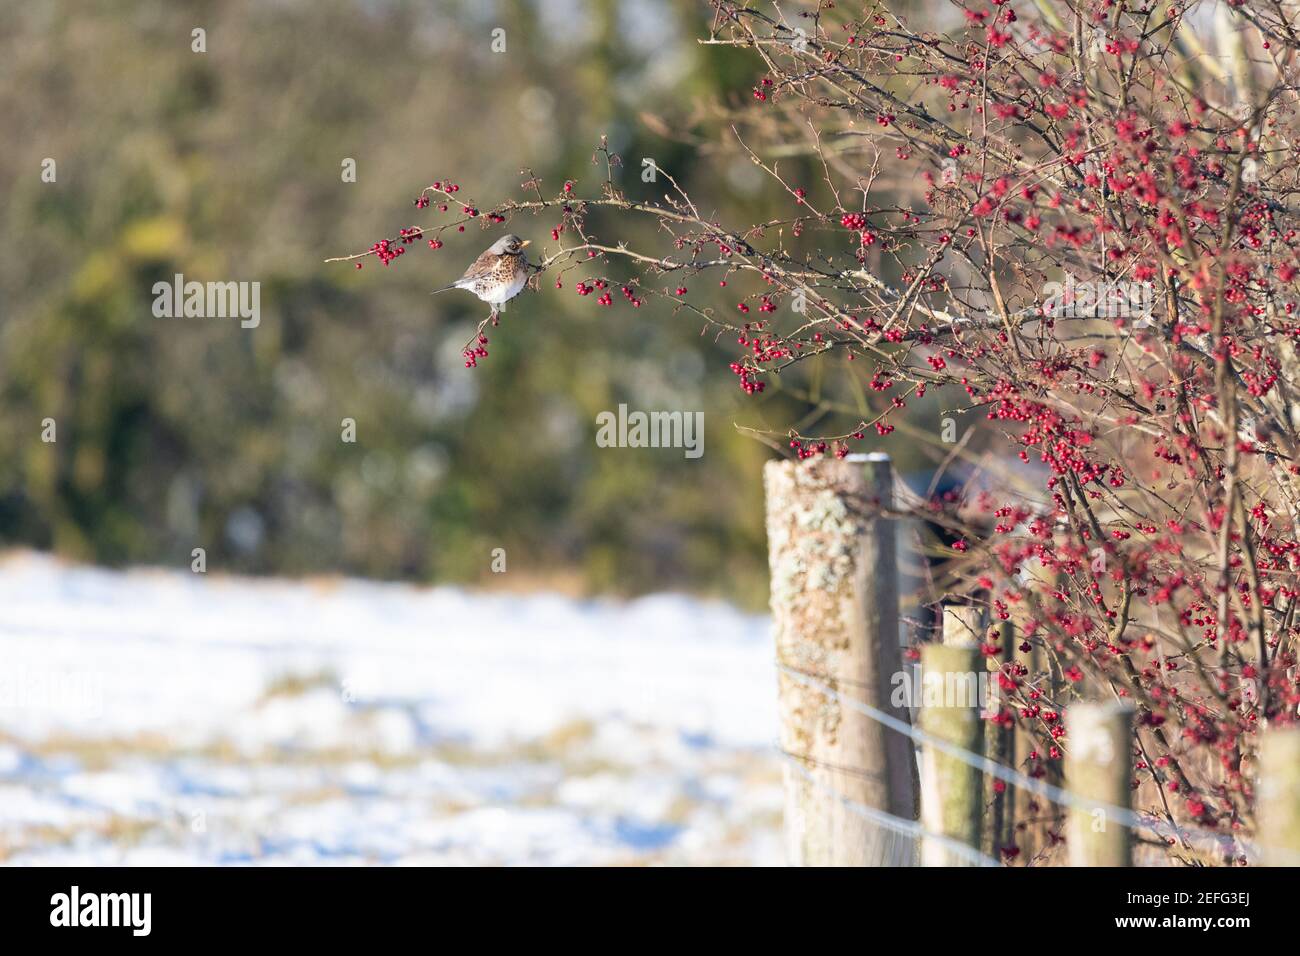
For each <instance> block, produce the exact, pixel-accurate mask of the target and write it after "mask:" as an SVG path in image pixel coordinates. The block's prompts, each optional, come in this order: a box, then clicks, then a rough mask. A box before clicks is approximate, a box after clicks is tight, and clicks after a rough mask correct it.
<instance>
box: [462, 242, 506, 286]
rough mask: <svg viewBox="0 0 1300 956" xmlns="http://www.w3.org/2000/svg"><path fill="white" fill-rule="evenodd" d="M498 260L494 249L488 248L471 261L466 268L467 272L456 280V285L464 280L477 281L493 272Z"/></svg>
mask: <svg viewBox="0 0 1300 956" xmlns="http://www.w3.org/2000/svg"><path fill="white" fill-rule="evenodd" d="M496 261H497V257H496V256H495V255H493V254H492V250H491V249H489V250H487V251H486V252H484V253H483V254H482V255H481V256H479V257H478V258H477V259H475V260H474V261H473V262H472V263H470V266H469V268H468V269H466V270H465V274H464V275H463V276H461V277H460V278H459V279H457V280H456V285H460V284H461V283H462V282H477V281H478V280H479V279H482V278H483V277H484V276H486V275H488V274H489V273H491V271H492V268H493V267H494V266H495V265H496Z"/></svg>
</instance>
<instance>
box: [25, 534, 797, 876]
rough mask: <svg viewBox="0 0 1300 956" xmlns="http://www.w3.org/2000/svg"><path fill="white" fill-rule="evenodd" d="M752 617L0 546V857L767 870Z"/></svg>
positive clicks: (679, 604) (771, 795)
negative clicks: (97, 560)
mask: <svg viewBox="0 0 1300 956" xmlns="http://www.w3.org/2000/svg"><path fill="white" fill-rule="evenodd" d="M775 737H776V708H775V676H774V672H773V667H772V651H771V642H770V635H769V630H768V622H767V620H766V619H765V618H761V617H753V616H746V615H742V614H741V613H739V612H738V611H736V610H734V609H732V608H730V607H728V606H726V605H723V604H718V603H708V602H701V601H698V600H694V599H691V598H686V597H682V596H677V595H660V596H655V597H648V598H643V599H641V600H637V601H632V602H627V603H618V602H613V601H576V600H572V599H569V598H563V597H558V596H553V595H534V596H517V595H498V594H484V593H471V592H466V591H461V590H456V589H451V588H436V589H431V590H430V589H419V588H414V587H409V586H404V585H392V584H380V583H373V582H363V581H353V580H332V581H307V582H298V581H285V580H267V579H239V578H228V577H222V576H219V575H215V574H206V575H202V574H193V573H190V572H188V571H158V570H138V571H130V572H113V571H105V570H101V569H96V568H87V567H79V566H69V565H66V564H63V563H60V562H58V561H56V560H55V559H52V558H49V557H46V556H43V555H36V554H31V553H27V552H20V553H15V554H9V555H5V556H3V557H0V862H5V863H11V864H19V863H61V864H189V863H199V864H210V863H227V864H330V863H390V864H398V863H405V864H423V863H437V864H643V863H667V864H775V863H780V862H781V850H780V843H779V834H778V828H779V824H780V803H781V791H780V770H779V766H778V764H777V758H776V757H775V755H774V752H773V749H772V742H773V740H774V739H775Z"/></svg>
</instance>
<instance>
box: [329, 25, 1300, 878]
mask: <svg viewBox="0 0 1300 956" xmlns="http://www.w3.org/2000/svg"><path fill="white" fill-rule="evenodd" d="M712 7H713V21H712V29H711V31H710V34H709V36H708V37H707V38H702V40H703V41H704V42H705V43H706V44H709V45H713V46H718V45H720V46H729V47H733V48H740V49H743V50H745V51H748V53H749V55H750V56H752V58H753V63H754V76H753V85H752V89H749V90H746V91H744V94H745V105H743V106H740V105H736V106H735V107H734V108H733V109H732V110H731V111H730V113H729V115H727V117H726V119H727V122H725V123H723V124H719V127H718V128H719V135H718V137H717V142H716V143H714V144H712V145H713V148H715V149H716V150H717V151H718V153H719V155H722V154H724V153H729V154H736V155H743V156H745V157H747V158H748V159H749V160H750V161H751V162H752V163H753V164H755V166H756V167H757V168H758V169H759V170H761V171H762V174H763V175H764V176H765V177H766V182H767V183H768V186H769V194H770V196H771V197H773V200H774V203H776V205H775V206H774V208H775V209H777V210H779V211H778V212H777V214H775V215H773V216H772V217H770V218H767V219H766V220H765V221H761V222H754V223H739V222H726V221H722V219H721V218H720V217H719V216H717V215H716V214H715V212H714V210H713V209H712V208H711V207H710V205H709V204H708V202H707V201H705V200H703V199H701V198H697V197H693V196H691V195H688V194H687V193H686V192H685V191H684V190H682V189H680V188H678V186H677V183H676V182H675V181H674V180H673V178H672V176H671V170H658V171H657V179H656V182H657V183H659V184H660V186H661V187H662V188H660V189H659V191H660V193H661V194H662V195H661V196H660V197H658V198H656V199H653V200H642V199H633V198H629V197H628V195H627V194H626V192H625V191H624V189H623V188H621V187H620V185H619V183H620V181H621V177H620V174H619V167H620V164H621V163H622V160H621V159H620V157H618V156H617V155H615V154H614V153H613V152H612V151H611V150H610V148H609V147H608V146H607V145H606V144H604V143H602V144H601V146H600V147H599V148H598V150H597V152H596V154H595V156H594V157H593V160H594V161H595V162H596V163H597V164H598V168H599V170H600V172H601V175H599V176H598V177H597V180H598V181H597V182H596V183H595V185H594V186H593V185H589V184H588V183H587V182H585V181H584V179H583V178H582V177H581V176H579V175H577V174H575V175H574V177H573V178H572V179H571V180H569V181H566V182H564V183H562V184H553V185H552V188H550V189H549V190H548V189H546V188H545V185H546V184H543V183H542V182H540V181H538V180H537V179H536V178H535V177H532V176H531V175H525V181H524V183H523V193H524V194H523V197H522V198H518V199H507V200H503V201H500V202H497V203H495V204H492V205H484V206H482V207H480V206H478V205H477V204H476V203H474V202H473V201H471V200H468V199H466V198H464V193H463V191H462V189H461V188H460V187H459V186H458V185H457V184H455V183H450V182H447V181H446V180H441V181H438V182H435V183H433V184H432V185H430V186H429V187H428V188H426V189H425V190H423V192H422V193H421V194H420V196H419V197H418V198H417V200H416V204H417V206H419V207H421V209H423V208H425V207H427V206H432V207H433V208H431V209H430V210H429V211H430V212H431V213H433V212H436V213H437V214H438V216H439V218H437V219H436V221H435V222H434V224H431V225H430V224H425V225H418V226H410V227H405V228H404V230H403V231H402V232H401V234H400V235H398V236H396V237H393V238H391V239H388V240H384V241H383V242H381V243H379V244H376V245H375V246H374V247H372V248H371V249H370V250H368V251H366V252H364V253H359V254H357V255H355V256H350V257H347V258H349V259H352V260H355V261H356V264H357V266H358V267H361V266H362V265H363V264H365V263H367V262H369V261H370V260H376V261H377V262H383V263H384V264H388V263H389V262H391V261H393V260H395V259H397V258H399V257H400V255H401V253H402V251H403V250H404V249H406V248H407V247H409V246H410V245H412V244H413V243H420V244H427V245H429V246H432V247H434V248H437V247H438V246H439V245H441V244H442V243H443V241H444V239H445V237H446V234H447V233H448V232H449V231H451V232H453V233H454V232H456V231H461V232H463V231H464V230H465V229H466V227H467V225H469V224H471V223H475V222H480V223H484V224H487V225H498V224H503V223H506V222H509V221H511V220H512V219H516V218H518V217H520V216H523V215H530V214H531V215H533V216H536V217H538V218H539V219H540V220H541V224H542V225H544V226H546V227H547V228H548V229H549V230H550V241H549V242H548V243H545V244H544V248H543V258H542V261H541V263H540V266H539V276H538V278H537V280H536V282H537V284H538V285H539V286H540V287H542V288H543V289H545V288H546V287H553V288H554V290H559V291H558V292H557V293H556V294H560V293H563V294H576V295H579V296H584V297H589V298H590V300H591V302H592V303H593V304H598V306H597V307H615V306H618V307H627V306H630V307H634V308H636V307H640V308H642V309H643V311H645V312H647V313H650V312H652V311H654V310H653V309H651V306H657V307H658V308H659V310H660V312H657V313H656V314H657V315H658V314H662V313H663V312H666V311H669V310H670V311H671V312H672V313H674V314H683V313H684V314H685V315H686V316H688V317H691V318H693V319H695V320H697V321H698V322H699V323H700V324H701V326H702V329H703V330H704V331H706V332H709V333H711V334H714V335H716V336H726V337H729V338H734V340H735V342H736V354H735V358H734V361H733V362H732V364H731V367H730V371H731V373H732V374H734V375H735V377H736V380H737V384H738V385H739V387H740V388H742V389H744V391H745V392H748V393H751V394H752V395H755V396H758V395H760V394H761V393H763V392H764V391H765V390H766V389H768V388H769V387H776V388H780V387H788V383H792V382H796V381H805V382H806V381H808V378H809V376H810V375H812V374H813V373H812V372H810V371H809V370H811V369H816V373H815V377H816V379H817V381H818V382H819V383H820V382H823V381H831V380H833V382H834V386H833V387H834V388H835V389H838V390H839V394H841V395H844V396H854V397H856V398H857V401H858V405H857V408H856V409H854V408H853V407H852V405H851V403H847V400H846V404H844V405H841V406H837V410H838V411H839V412H840V413H841V416H840V417H841V418H842V420H843V421H844V426H843V427H842V428H839V427H837V428H835V429H834V430H832V431H831V432H830V433H827V434H809V433H805V432H804V431H803V430H801V428H800V427H799V426H797V425H793V424H792V425H790V427H789V428H788V430H786V431H785V432H784V433H783V432H782V431H780V430H778V431H775V432H763V433H756V434H759V437H761V438H764V439H765V440H768V441H769V442H770V443H772V444H773V445H774V446H778V447H781V448H782V449H783V450H784V451H786V452H787V453H788V454H791V455H795V456H798V457H801V458H807V457H812V456H819V455H845V454H848V453H849V451H851V450H852V449H853V448H854V447H855V445H856V444H857V443H859V442H862V441H863V440H864V438H868V437H869V438H870V439H871V440H872V441H874V442H876V443H877V444H878V445H880V446H882V447H884V448H886V449H888V447H889V442H890V440H892V438H891V435H892V433H894V432H895V430H896V429H898V430H899V434H905V435H906V436H907V438H908V440H915V439H923V440H926V441H928V442H930V443H932V444H933V445H934V446H935V447H936V448H938V449H939V450H940V454H941V455H942V457H943V462H944V467H947V466H949V465H951V464H954V463H957V462H960V461H962V460H963V459H965V460H967V461H968V462H971V463H974V464H977V465H978V471H979V472H980V473H981V474H982V475H983V476H984V478H983V480H980V481H971V482H970V484H968V486H967V488H966V490H965V492H964V493H959V494H949V495H946V496H940V497H934V498H931V499H928V500H927V499H925V498H924V496H923V497H922V498H921V499H920V500H917V501H915V502H913V503H912V505H911V506H910V507H909V509H908V510H909V512H910V513H912V514H920V515H923V516H924V517H926V519H927V520H928V521H930V522H932V523H934V524H935V525H938V526H941V527H944V528H946V529H947V531H948V537H947V538H946V539H945V540H946V541H947V542H948V543H947V544H946V545H945V546H944V547H945V549H946V550H948V556H949V557H950V559H951V560H949V561H948V562H947V566H946V568H945V572H944V574H943V575H941V576H939V577H938V578H936V580H935V581H934V582H933V583H932V584H931V585H930V586H929V589H928V591H927V593H926V594H925V595H923V597H922V601H923V602H934V601H937V600H940V599H942V598H943V597H944V596H945V594H950V593H955V594H962V595H965V596H967V597H972V596H973V597H974V598H975V599H976V600H979V601H981V602H985V603H987V604H988V606H989V608H990V610H991V612H992V615H993V617H994V618H995V619H998V620H1001V621H1010V622H1013V623H1014V631H1013V633H1014V634H1015V637H1014V641H1015V644H1016V647H1015V648H1014V654H1008V655H1007V656H1008V657H1010V660H1007V661H1005V662H1004V663H1002V665H1001V673H1000V676H999V681H1000V683H1001V685H1002V687H1003V689H1004V691H1005V692H1006V697H1005V698H1004V702H1005V706H1006V709H1005V710H1004V711H1003V712H1002V713H1001V714H1000V715H998V717H997V719H998V720H999V721H1001V722H1002V723H1004V724H1014V725H1015V726H1016V727H1017V728H1018V731H1019V734H1020V739H1021V740H1022V741H1023V742H1026V744H1025V745H1023V746H1022V747H1021V748H1020V750H1019V751H1018V753H1017V763H1018V766H1019V769H1021V770H1023V771H1025V772H1028V773H1030V774H1031V775H1034V776H1048V777H1052V776H1054V775H1056V773H1057V769H1056V768H1058V767H1059V761H1060V759H1061V757H1062V753H1063V751H1064V750H1065V749H1067V748H1068V747H1069V741H1068V739H1065V735H1064V731H1063V728H1062V725H1061V720H1060V716H1059V715H1060V714H1061V712H1062V711H1063V710H1064V709H1065V708H1066V707H1068V706H1069V704H1070V702H1071V701H1072V700H1076V699H1081V698H1096V699H1105V698H1111V697H1119V698H1128V699H1131V700H1132V702H1133V703H1134V705H1135V706H1136V707H1137V711H1138V720H1137V722H1136V727H1137V729H1136V732H1135V739H1134V741H1133V743H1134V748H1135V758H1136V766H1137V768H1138V772H1137V777H1136V779H1135V780H1134V781H1133V786H1134V788H1135V790H1137V791H1138V792H1137V793H1136V794H1135V805H1136V806H1138V807H1140V808H1141V810H1142V812H1144V813H1149V814H1150V815H1151V817H1152V819H1153V820H1158V821H1160V822H1161V823H1162V824H1164V825H1165V827H1166V829H1165V830H1164V831H1163V832H1164V834H1165V835H1164V836H1162V837H1159V838H1155V837H1151V836H1146V837H1144V842H1145V843H1146V844H1148V845H1149V848H1150V849H1149V850H1148V852H1149V853H1150V854H1154V855H1157V856H1159V857H1161V858H1163V859H1165V860H1180V861H1183V862H1189V863H1207V862H1208V863H1234V862H1242V861H1245V860H1248V859H1249V858H1250V856H1251V854H1250V849H1249V847H1250V840H1251V839H1252V838H1257V839H1259V840H1266V839H1267V834H1253V831H1252V827H1253V819H1252V806H1253V798H1252V788H1253V786H1254V781H1253V778H1252V774H1251V773H1250V767H1251V761H1252V760H1253V755H1254V752H1255V750H1256V746H1257V740H1258V733H1259V731H1260V729H1261V728H1262V727H1263V726H1264V725H1265V724H1266V723H1287V722H1290V721H1292V720H1294V718H1295V713H1296V710H1297V703H1300V693H1297V682H1296V677H1295V672H1296V634H1297V631H1296V623H1297V622H1296V620H1295V613H1296V604H1297V599H1298V598H1300V587H1298V585H1297V569H1298V568H1300V545H1298V544H1297V540H1296V532H1297V507H1298V506H1300V459H1298V458H1297V454H1298V453H1300V433H1298V432H1297V427H1298V426H1300V408H1297V406H1296V401H1297V397H1296V395H1295V394H1294V390H1295V389H1296V388H1298V387H1300V359H1298V358H1297V352H1296V349H1297V335H1300V322H1298V321H1297V318H1296V316H1295V314H1294V313H1295V308H1296V305H1295V302H1296V294H1297V279H1300V257H1297V252H1296V248H1297V228H1298V227H1297V219H1298V217H1300V210H1298V209H1297V206H1296V202H1297V197H1296V192H1297V188H1298V187H1300V180H1298V179H1297V170H1298V169H1300V154H1298V152H1297V149H1298V144H1297V143H1296V142H1295V137H1296V134H1297V132H1298V130H1297V127H1296V123H1295V110H1296V106H1297V96H1298V95H1300V87H1298V86H1297V75H1296V72H1295V66H1296V55H1297V50H1300V37H1298V36H1297V34H1296V33H1295V31H1294V30H1293V28H1292V25H1291V24H1292V21H1293V20H1295V16H1296V13H1297V10H1296V9H1295V8H1296V5H1295V4H1290V3H1266V2H1254V0H1242V2H1233V3H1229V4H1225V5H1220V6H1217V7H1214V6H1206V5H1200V4H1192V5H1186V4H1182V3H1173V4H1154V3H1148V4H1145V5H1139V4H1136V3H1131V2H1130V3H1125V2H1110V0H1106V2H1097V3H1092V2H1080V3H1074V4H1070V3H1065V2H1060V0H1039V2H1037V3H1035V4H1031V3H1028V2H1025V0H1015V2H1013V0H993V2H992V3H991V4H986V3H983V2H978V3H957V4H954V5H953V6H951V7H946V8H943V9H942V10H939V11H936V10H928V11H926V13H925V15H924V17H922V16H921V15H919V14H916V13H914V14H913V15H912V16H911V17H909V16H908V15H907V14H906V12H905V11H904V10H903V9H902V8H900V9H898V10H895V9H894V7H893V6H892V5H891V4H890V3H888V2H884V3H867V4H865V5H864V4H843V3H840V4H836V3H831V2H821V3H817V4H801V5H798V6H797V8H796V5H795V4H781V5H779V6H778V5H775V4H772V5H768V4H761V3H754V4H752V5H749V4H742V3H736V2H731V0H715V2H714V3H713V4H712ZM922 20H924V22H925V23H926V28H925V29H920V28H918V27H917V26H916V25H915V24H916V22H917V21H922ZM1210 37H1214V42H1210V40H1209V38H1210ZM630 165H631V164H629V166H630ZM792 169H793V170H794V172H793V173H792V172H791V170H792ZM629 171H630V170H629ZM628 217H633V218H637V219H641V218H647V219H649V220H650V221H653V222H655V223H656V224H657V225H658V227H659V229H660V232H661V235H662V237H663V239H662V242H661V243H660V244H659V245H658V246H657V247H654V248H632V247H629V246H628V245H626V244H624V243H622V242H620V241H619V240H618V239H617V238H613V239H611V238H607V236H608V235H611V234H612V235H615V236H617V230H618V224H619V222H621V221H623V220H625V219H626V218H628ZM701 287H702V288H701ZM697 288H701V292H703V290H705V289H707V290H708V293H707V294H697ZM719 295H722V296H725V297H728V298H729V301H728V303H727V306H726V307H725V308H722V307H719V306H717V304H716V303H717V301H718V296H719ZM502 331H503V333H504V332H505V331H507V330H502ZM493 334H496V333H495V332H494V331H493V330H491V329H488V328H486V327H480V329H479V331H478V333H477V334H476V335H475V336H474V338H473V339H472V340H471V341H470V342H469V343H467V345H466V349H465V361H466V365H467V366H473V365H475V364H477V363H478V362H479V361H481V360H483V359H486V358H487V357H488V354H489V346H490V337H491V335H493ZM799 376H804V378H803V379H800V378H799ZM819 387H823V388H826V389H828V390H829V389H831V388H832V386H831V385H824V386H819ZM927 392H932V393H934V395H932V396H931V397H932V399H933V398H934V397H935V396H936V395H937V396H941V399H940V400H941V401H942V402H944V403H947V405H946V407H947V409H948V412H947V413H948V414H951V415H953V416H969V417H978V418H979V419H981V420H982V421H983V422H984V423H985V424H984V427H983V429H982V430H983V431H984V432H986V433H987V436H989V443H988V444H987V445H986V453H985V454H983V455H976V453H975V452H974V451H973V450H972V447H973V446H970V447H968V445H967V444H966V443H965V442H964V441H954V440H953V435H952V434H946V435H945V434H940V433H938V432H937V431H936V430H935V429H930V428H918V427H917V426H916V425H915V424H914V423H908V420H907V418H908V409H909V403H913V404H914V403H916V402H918V401H919V400H920V399H922V398H923V397H924V396H925V395H926V394H927ZM846 408H847V409H848V411H847V414H848V417H844V414H845V409H846ZM999 633H1004V632H1002V631H1000V630H999V629H996V628H991V629H990V631H989V637H988V639H987V642H986V645H985V651H986V653H987V654H988V655H990V656H991V657H994V658H997V659H999V660H1004V658H1003V656H1002V652H1003V650H1004V649H1003V648H1001V647H1000V646H999V639H998V637H997V635H998V634H999ZM1006 650H1010V649H1006ZM1032 803H1033V802H1032V801H1031V802H1030V804H1029V806H1028V811H1027V812H1026V813H1022V814H1021V816H1020V819H1019V823H1018V825H1017V827H1016V829H1014V830H1013V831H1011V832H1010V833H1008V834H1006V836H1005V839H1004V840H1003V841H1002V845H1001V846H1000V847H999V849H1000V850H1001V851H1002V852H1003V855H1004V858H1005V859H1006V860H1008V861H1012V860H1018V861H1020V862H1025V861H1029V860H1034V861H1040V862H1051V861H1055V860H1057V859H1058V854H1059V849H1058V846H1059V844H1060V843H1061V841H1062V836H1061V826H1060V814H1059V809H1052V808H1048V807H1035V806H1033V805H1032Z"/></svg>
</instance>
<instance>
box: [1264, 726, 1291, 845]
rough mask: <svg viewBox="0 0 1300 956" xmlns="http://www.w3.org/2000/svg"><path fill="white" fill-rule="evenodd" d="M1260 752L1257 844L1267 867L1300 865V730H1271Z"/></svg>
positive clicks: (1278, 728)
mask: <svg viewBox="0 0 1300 956" xmlns="http://www.w3.org/2000/svg"><path fill="white" fill-rule="evenodd" d="M1259 750H1260V752H1259V797H1258V799H1259V806H1258V808H1257V814H1256V815H1257V818H1258V820H1259V832H1258V834H1257V835H1256V837H1255V843H1256V844H1258V845H1259V847H1260V854H1261V857H1262V859H1263V862H1264V865H1265V866H1300V727H1269V728H1268V729H1267V730H1265V731H1264V735H1263V739H1262V740H1261V741H1260V748H1259Z"/></svg>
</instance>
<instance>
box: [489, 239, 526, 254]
mask: <svg viewBox="0 0 1300 956" xmlns="http://www.w3.org/2000/svg"><path fill="white" fill-rule="evenodd" d="M526 245H528V240H527V239H520V238H519V237H518V236H516V235H514V234H513V233H512V234H511V235H508V236H502V237H501V238H500V239H498V240H497V241H496V242H494V243H492V248H491V249H490V250H488V251H489V252H491V253H493V254H494V255H498V256H506V255H510V256H517V255H519V253H521V252H523V249H524V246H526Z"/></svg>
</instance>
